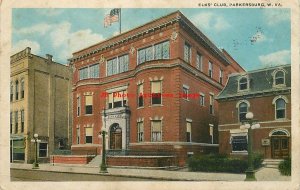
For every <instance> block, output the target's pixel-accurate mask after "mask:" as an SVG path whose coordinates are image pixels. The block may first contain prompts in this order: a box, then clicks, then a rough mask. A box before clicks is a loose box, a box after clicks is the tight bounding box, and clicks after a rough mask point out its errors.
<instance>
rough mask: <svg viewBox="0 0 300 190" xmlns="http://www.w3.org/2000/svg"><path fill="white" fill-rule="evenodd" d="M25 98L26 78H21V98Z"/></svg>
mask: <svg viewBox="0 0 300 190" xmlns="http://www.w3.org/2000/svg"><path fill="white" fill-rule="evenodd" d="M22 98H24V80H21V99H22Z"/></svg>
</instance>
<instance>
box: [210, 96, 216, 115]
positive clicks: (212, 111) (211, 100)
mask: <svg viewBox="0 0 300 190" xmlns="http://www.w3.org/2000/svg"><path fill="white" fill-rule="evenodd" d="M214 97H215V95H214V94H213V93H209V114H211V115H214V114H215V108H214V107H215V98H214ZM210 106H211V108H210ZM210 109H212V110H211V111H210Z"/></svg>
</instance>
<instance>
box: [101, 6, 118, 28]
mask: <svg viewBox="0 0 300 190" xmlns="http://www.w3.org/2000/svg"><path fill="white" fill-rule="evenodd" d="M119 13H120V9H112V10H111V11H110V14H108V15H106V16H105V17H104V27H108V26H110V25H111V23H113V22H118V21H119Z"/></svg>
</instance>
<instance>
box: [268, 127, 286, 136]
mask: <svg viewBox="0 0 300 190" xmlns="http://www.w3.org/2000/svg"><path fill="white" fill-rule="evenodd" d="M278 131H281V132H283V133H285V134H286V136H287V137H290V136H291V134H290V132H289V131H288V130H287V129H283V128H277V129H274V130H272V131H271V132H270V133H269V137H272V135H273V133H275V132H278Z"/></svg>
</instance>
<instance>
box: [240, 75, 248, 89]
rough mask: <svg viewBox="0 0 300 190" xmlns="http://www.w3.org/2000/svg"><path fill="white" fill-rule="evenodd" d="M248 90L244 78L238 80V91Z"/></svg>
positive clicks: (246, 80)
mask: <svg viewBox="0 0 300 190" xmlns="http://www.w3.org/2000/svg"><path fill="white" fill-rule="evenodd" d="M247 89H248V79H247V78H246V77H242V78H241V79H240V80H239V90H247Z"/></svg>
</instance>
